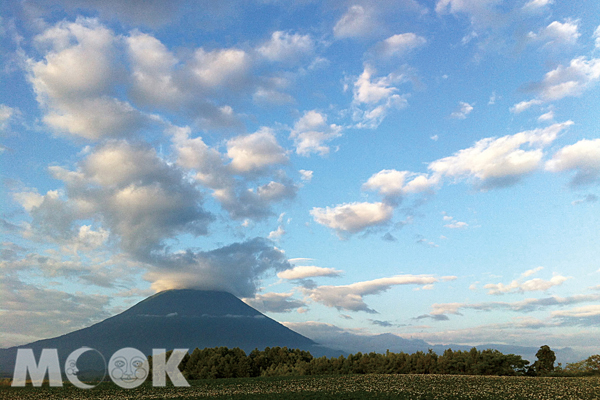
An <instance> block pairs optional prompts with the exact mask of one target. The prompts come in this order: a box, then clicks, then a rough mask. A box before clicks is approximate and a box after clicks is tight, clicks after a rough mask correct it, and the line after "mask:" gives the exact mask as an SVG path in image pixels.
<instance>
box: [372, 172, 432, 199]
mask: <svg viewBox="0 0 600 400" xmlns="http://www.w3.org/2000/svg"><path fill="white" fill-rule="evenodd" d="M437 183H438V179H437V177H435V176H433V177H428V176H427V175H425V174H415V173H412V172H409V171H396V170H394V169H384V170H382V171H379V172H378V173H376V174H374V175H373V176H371V177H370V178H369V180H367V182H366V183H365V184H363V187H362V188H363V190H374V191H377V192H378V193H379V194H380V195H382V196H384V197H385V198H386V199H387V200H388V201H389V202H390V203H394V202H395V199H400V198H401V197H403V196H405V195H407V194H413V193H422V192H428V191H431V190H432V189H433V188H434V187H435V186H436V185H437Z"/></svg>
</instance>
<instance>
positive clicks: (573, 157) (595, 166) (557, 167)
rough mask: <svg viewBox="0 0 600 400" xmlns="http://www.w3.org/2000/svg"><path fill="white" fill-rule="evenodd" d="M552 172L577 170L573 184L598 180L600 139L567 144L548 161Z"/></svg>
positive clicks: (547, 168) (578, 184)
mask: <svg viewBox="0 0 600 400" xmlns="http://www.w3.org/2000/svg"><path fill="white" fill-rule="evenodd" d="M546 170H548V171H552V172H562V171H576V173H575V176H574V177H573V180H572V181H571V184H572V185H573V186H581V185H586V184H590V183H595V182H598V180H599V178H600V139H593V140H588V139H583V140H580V141H579V142H577V143H575V144H572V145H569V146H565V147H563V148H562V149H560V150H559V151H557V152H556V153H555V154H554V155H553V156H552V159H551V160H549V161H548V162H546Z"/></svg>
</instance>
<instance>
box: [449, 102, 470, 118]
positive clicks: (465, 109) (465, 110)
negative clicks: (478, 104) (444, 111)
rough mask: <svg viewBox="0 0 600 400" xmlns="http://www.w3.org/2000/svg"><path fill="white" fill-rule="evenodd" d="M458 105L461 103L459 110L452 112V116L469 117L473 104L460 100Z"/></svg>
mask: <svg viewBox="0 0 600 400" xmlns="http://www.w3.org/2000/svg"><path fill="white" fill-rule="evenodd" d="M458 105H459V107H458V110H456V111H454V112H453V113H452V114H450V117H452V118H456V119H465V118H467V115H469V114H470V113H471V111H473V106H472V105H471V104H469V103H465V102H464V101H459V102H458Z"/></svg>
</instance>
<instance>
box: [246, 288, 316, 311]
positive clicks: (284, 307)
mask: <svg viewBox="0 0 600 400" xmlns="http://www.w3.org/2000/svg"><path fill="white" fill-rule="evenodd" d="M293 295H294V294H293V293H265V294H257V295H256V296H254V297H253V298H244V299H243V300H244V302H245V303H246V304H248V305H249V306H251V307H254V308H256V309H257V310H258V311H260V312H273V313H286V312H291V311H294V310H297V309H298V308H300V307H303V306H305V305H306V304H305V303H304V302H303V301H302V300H297V299H293V298H292V296H293Z"/></svg>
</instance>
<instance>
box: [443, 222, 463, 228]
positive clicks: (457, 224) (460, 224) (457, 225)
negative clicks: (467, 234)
mask: <svg viewBox="0 0 600 400" xmlns="http://www.w3.org/2000/svg"><path fill="white" fill-rule="evenodd" d="M468 226H469V224H467V223H466V222H461V221H453V222H452V223H450V224H446V225H444V227H445V228H449V229H466V228H467V227H468Z"/></svg>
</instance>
